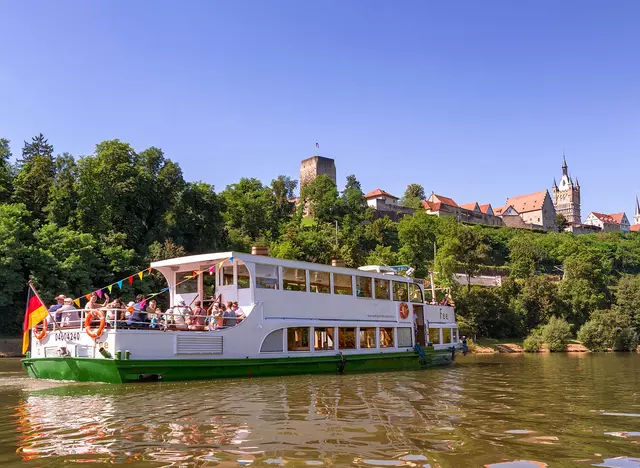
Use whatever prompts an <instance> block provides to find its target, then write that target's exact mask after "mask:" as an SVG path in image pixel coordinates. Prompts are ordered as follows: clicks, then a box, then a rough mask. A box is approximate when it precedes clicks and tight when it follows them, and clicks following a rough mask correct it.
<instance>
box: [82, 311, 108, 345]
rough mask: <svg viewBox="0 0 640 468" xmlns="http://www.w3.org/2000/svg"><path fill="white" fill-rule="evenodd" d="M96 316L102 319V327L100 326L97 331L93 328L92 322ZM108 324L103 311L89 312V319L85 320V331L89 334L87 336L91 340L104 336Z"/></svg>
mask: <svg viewBox="0 0 640 468" xmlns="http://www.w3.org/2000/svg"><path fill="white" fill-rule="evenodd" d="M94 316H95V317H97V318H99V319H100V325H98V328H97V329H95V330H94V329H93V328H91V320H93V317H94ZM106 324H107V323H106V321H105V319H104V312H102V311H101V310H91V311H88V312H87V318H86V319H84V331H85V332H87V335H89V336H90V337H91V338H94V339H95V338H98V337H99V336H100V335H102V332H103V331H104V327H105V326H106Z"/></svg>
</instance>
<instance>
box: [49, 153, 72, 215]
mask: <svg viewBox="0 0 640 468" xmlns="http://www.w3.org/2000/svg"><path fill="white" fill-rule="evenodd" d="M77 178H78V166H77V165H76V162H75V160H74V158H73V156H71V155H70V154H69V153H64V154H62V155H58V156H57V157H56V159H55V176H54V182H53V185H52V186H51V189H50V191H49V203H48V204H47V206H46V208H45V211H46V213H47V219H48V221H50V222H53V223H55V224H57V225H58V226H67V225H71V226H76V222H75V221H76V219H75V214H76V208H77V205H78V195H77V193H76V188H75V183H76V179H77Z"/></svg>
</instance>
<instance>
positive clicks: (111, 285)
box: [107, 284, 113, 294]
mask: <svg viewBox="0 0 640 468" xmlns="http://www.w3.org/2000/svg"><path fill="white" fill-rule="evenodd" d="M111 288H113V284H110V285H109V286H107V289H108V290H109V294H111Z"/></svg>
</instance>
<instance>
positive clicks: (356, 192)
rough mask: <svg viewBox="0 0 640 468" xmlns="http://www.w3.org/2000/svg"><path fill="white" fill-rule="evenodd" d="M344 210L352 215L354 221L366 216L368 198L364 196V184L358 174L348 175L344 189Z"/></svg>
mask: <svg viewBox="0 0 640 468" xmlns="http://www.w3.org/2000/svg"><path fill="white" fill-rule="evenodd" d="M341 198H342V203H343V207H342V211H343V212H344V213H345V214H348V215H350V216H351V218H352V219H353V221H355V222H360V221H362V220H363V219H364V218H365V215H366V211H367V200H366V199H365V198H364V193H363V192H362V186H361V185H360V182H358V179H356V176H355V175H353V174H351V175H349V176H347V183H346V184H345V187H344V190H343V191H342V197H341Z"/></svg>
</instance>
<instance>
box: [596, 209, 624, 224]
mask: <svg viewBox="0 0 640 468" xmlns="http://www.w3.org/2000/svg"><path fill="white" fill-rule="evenodd" d="M591 214H592V215H593V216H595V217H596V218H598V219H599V220H600V221H602V222H603V223H604V224H620V223H619V222H618V221H616V220H615V219H614V218H612V217H611V215H608V214H604V213H598V212H596V211H592V212H591Z"/></svg>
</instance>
